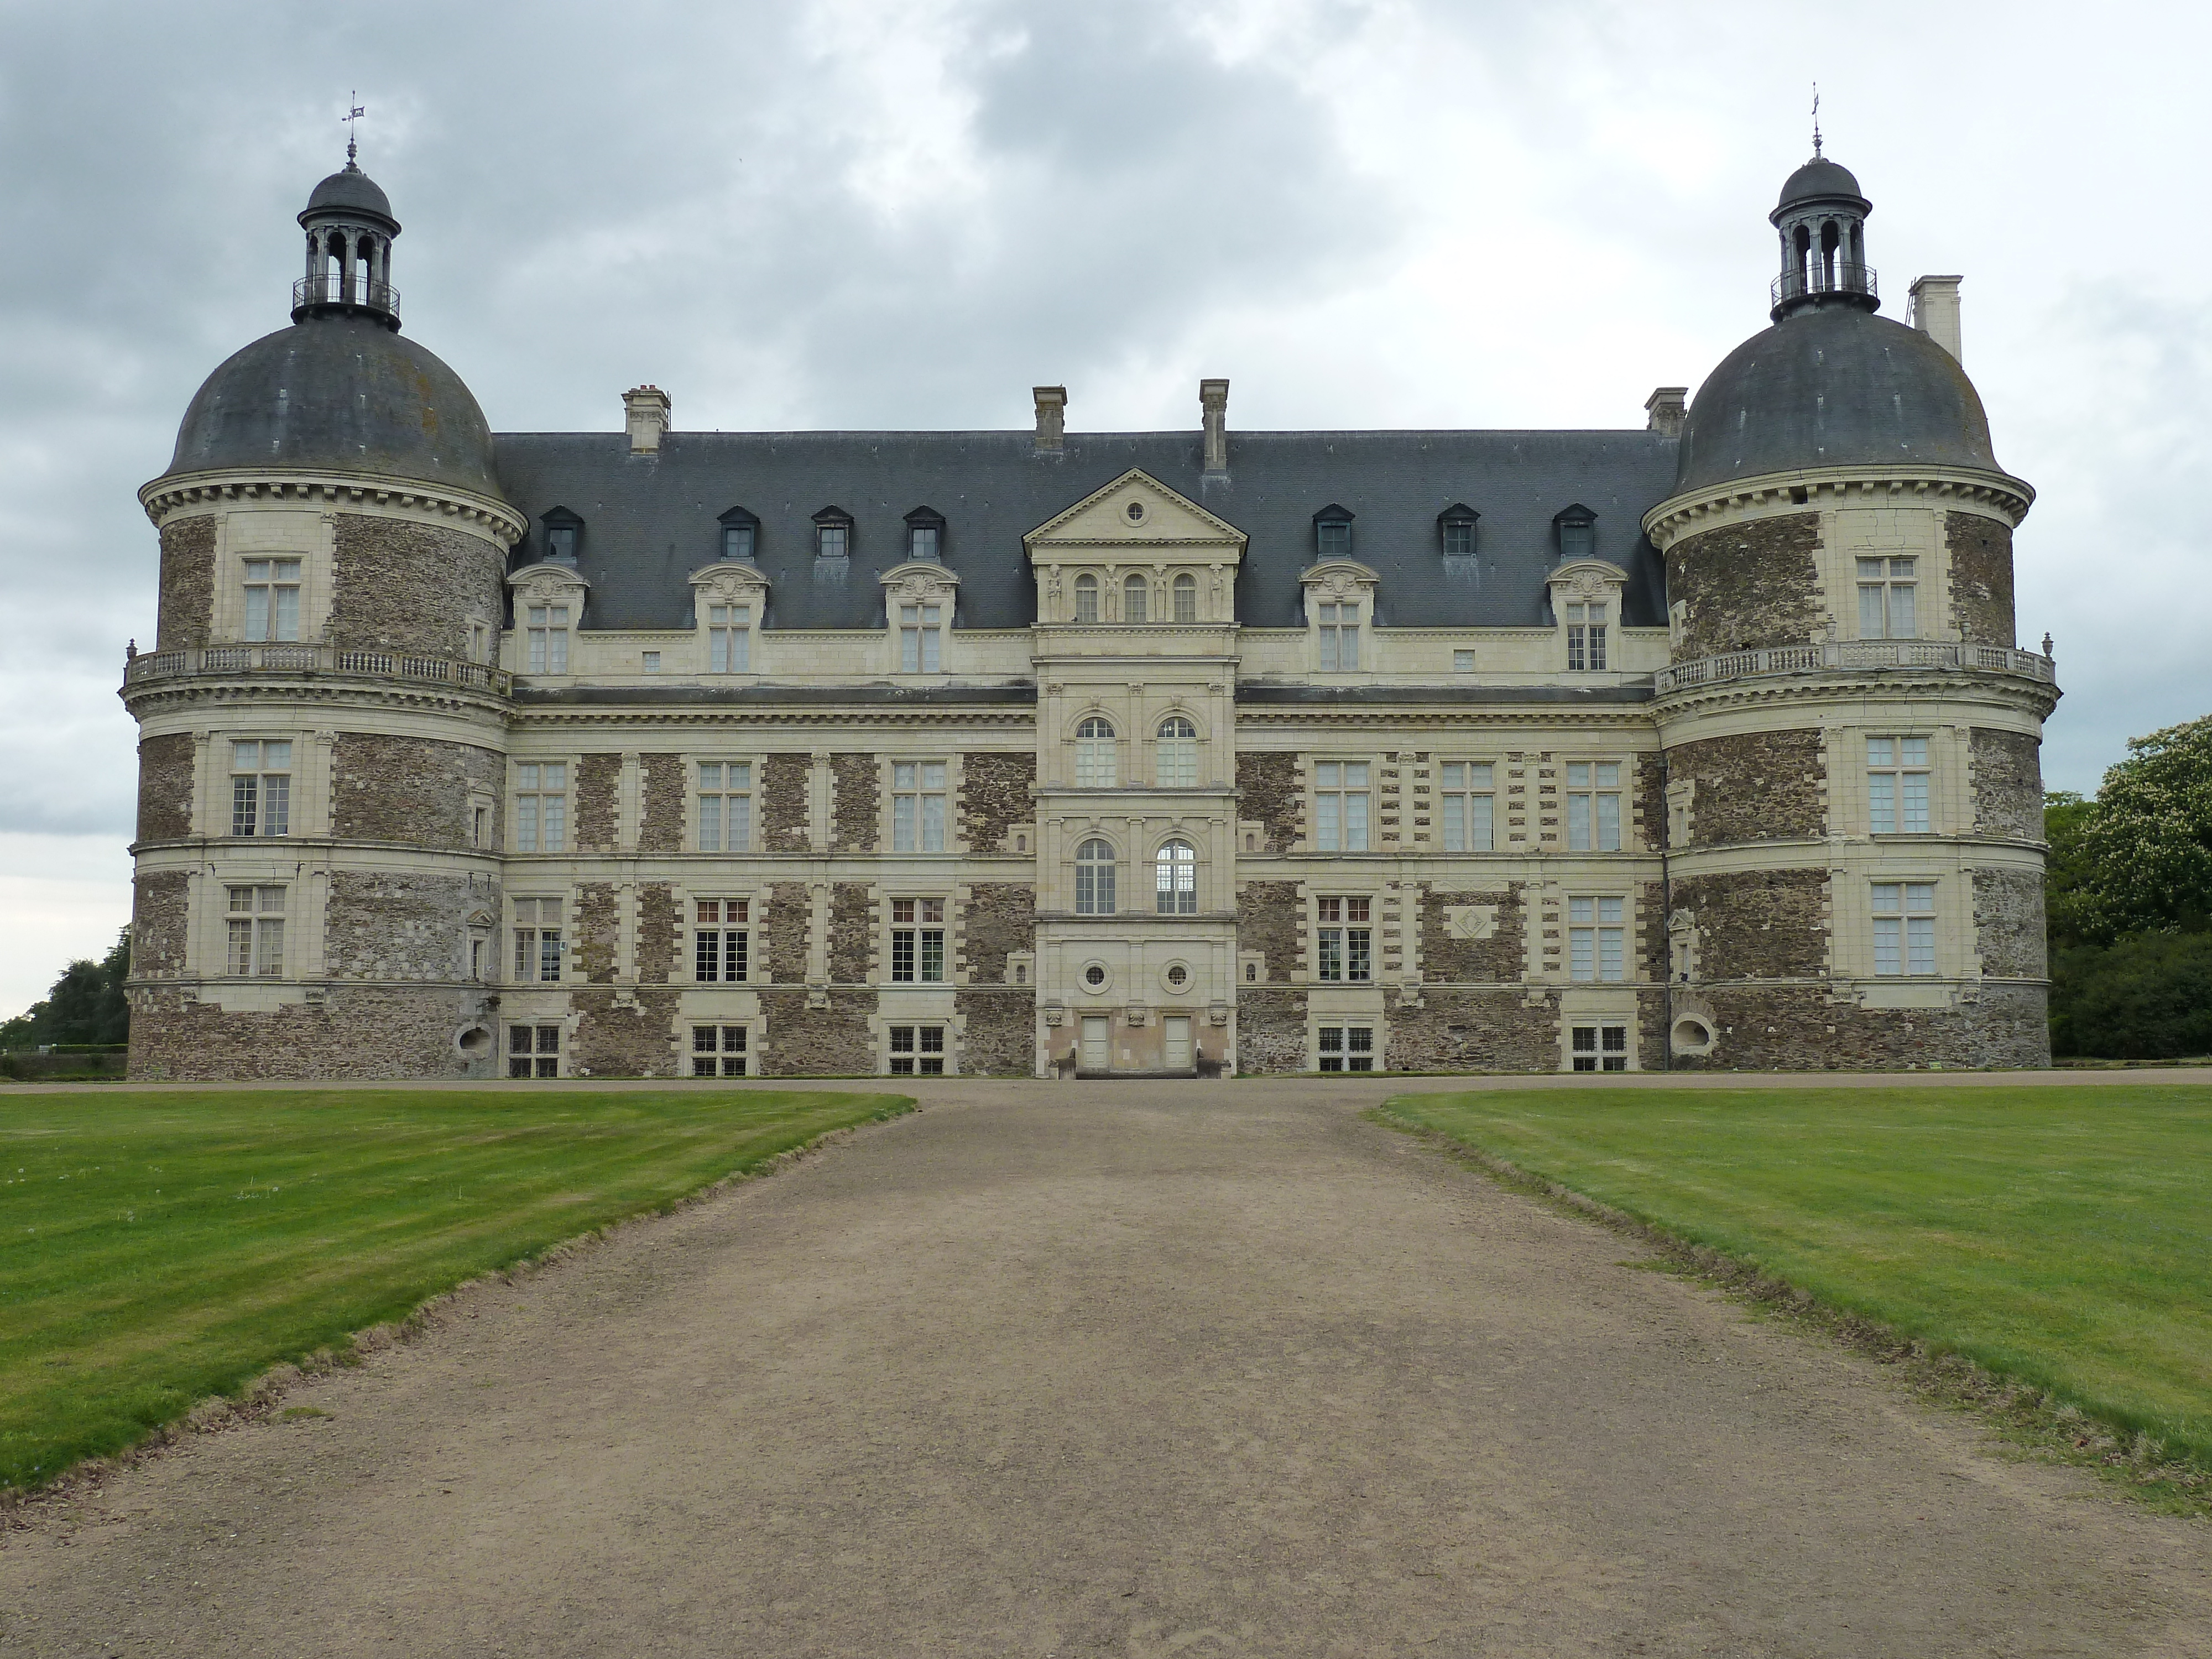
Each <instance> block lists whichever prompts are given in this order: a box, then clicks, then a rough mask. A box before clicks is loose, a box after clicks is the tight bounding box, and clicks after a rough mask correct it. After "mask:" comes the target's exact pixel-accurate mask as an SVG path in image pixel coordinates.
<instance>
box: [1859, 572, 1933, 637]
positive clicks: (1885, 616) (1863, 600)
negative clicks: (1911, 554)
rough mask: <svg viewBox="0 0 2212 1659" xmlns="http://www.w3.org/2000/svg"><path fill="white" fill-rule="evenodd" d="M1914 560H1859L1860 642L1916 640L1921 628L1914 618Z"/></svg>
mask: <svg viewBox="0 0 2212 1659" xmlns="http://www.w3.org/2000/svg"><path fill="white" fill-rule="evenodd" d="M1918 565H1919V561H1918V560H1917V559H1891V558H1883V559H1861V560H1860V561H1859V637H1860V638H1861V639H1863V640H1915V639H1918V638H1919V637H1920V626H1919V623H1918V622H1917V619H1916V617H1915V615H1914V608H1913V602H1912V597H1913V586H1914V584H1915V580H1916V577H1915V574H1914V573H1915V571H1916V569H1917V567H1918Z"/></svg>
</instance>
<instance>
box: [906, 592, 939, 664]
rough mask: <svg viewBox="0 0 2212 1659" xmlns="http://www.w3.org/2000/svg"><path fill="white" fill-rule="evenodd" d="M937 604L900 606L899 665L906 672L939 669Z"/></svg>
mask: <svg viewBox="0 0 2212 1659" xmlns="http://www.w3.org/2000/svg"><path fill="white" fill-rule="evenodd" d="M938 614H939V607H938V606H936V605H901V606H900V607H899V667H900V669H901V670H902V671H904V672H906V673H908V674H934V673H936V672H938V671H939V652H938V641H939V637H940V636H941V631H940V630H939V628H938V625H937V618H938Z"/></svg>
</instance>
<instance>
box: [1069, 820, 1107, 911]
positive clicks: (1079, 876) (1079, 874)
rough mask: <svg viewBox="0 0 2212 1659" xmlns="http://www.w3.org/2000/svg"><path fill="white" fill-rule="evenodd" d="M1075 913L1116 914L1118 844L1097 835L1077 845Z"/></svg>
mask: <svg viewBox="0 0 2212 1659" xmlns="http://www.w3.org/2000/svg"><path fill="white" fill-rule="evenodd" d="M1075 914H1076V915H1079V916H1110V915H1113V914H1114V848H1113V847H1112V846H1111V845H1110V844H1109V843H1108V842H1103V841H1100V840H1098V839H1097V837H1095V836H1094V837H1093V838H1092V839H1091V840H1089V841H1086V842H1084V843H1083V845H1082V846H1080V847H1079V848H1076V849H1075Z"/></svg>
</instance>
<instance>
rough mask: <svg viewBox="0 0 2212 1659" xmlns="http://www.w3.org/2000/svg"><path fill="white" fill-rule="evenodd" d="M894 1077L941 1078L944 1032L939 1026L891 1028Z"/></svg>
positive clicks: (892, 1070)
mask: <svg viewBox="0 0 2212 1659" xmlns="http://www.w3.org/2000/svg"><path fill="white" fill-rule="evenodd" d="M891 1075H892V1076H893V1077H943V1076H944V1075H945V1028H944V1027H943V1026H942V1025H894V1026H892V1027H891Z"/></svg>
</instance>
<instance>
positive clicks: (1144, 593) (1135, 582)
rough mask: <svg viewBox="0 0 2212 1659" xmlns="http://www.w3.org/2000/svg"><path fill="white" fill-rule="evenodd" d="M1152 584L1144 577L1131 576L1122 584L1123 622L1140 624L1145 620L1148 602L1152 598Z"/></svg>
mask: <svg viewBox="0 0 2212 1659" xmlns="http://www.w3.org/2000/svg"><path fill="white" fill-rule="evenodd" d="M1150 591H1151V584H1150V583H1148V582H1146V580H1145V579H1144V578H1143V577H1142V576H1131V577H1130V578H1128V580H1126V581H1124V582H1123V583H1122V584H1121V620H1122V621H1123V622H1125V623H1140V622H1142V621H1144V620H1145V611H1146V608H1147V607H1146V603H1145V602H1146V599H1147V598H1149V597H1150Z"/></svg>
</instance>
